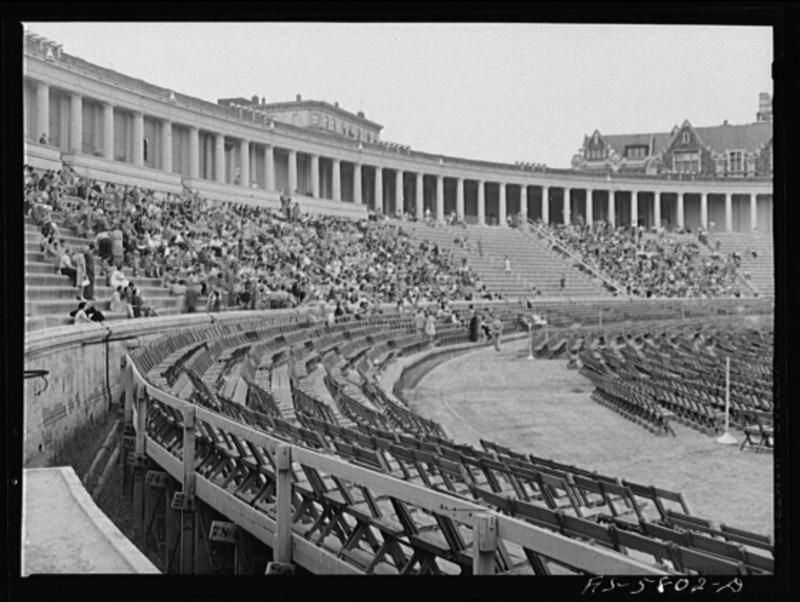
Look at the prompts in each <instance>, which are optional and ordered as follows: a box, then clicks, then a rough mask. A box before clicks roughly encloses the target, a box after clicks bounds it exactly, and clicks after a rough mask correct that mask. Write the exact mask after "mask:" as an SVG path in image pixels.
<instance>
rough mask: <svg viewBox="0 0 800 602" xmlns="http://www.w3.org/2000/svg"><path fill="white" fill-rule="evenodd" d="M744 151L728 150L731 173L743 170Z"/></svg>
mask: <svg viewBox="0 0 800 602" xmlns="http://www.w3.org/2000/svg"><path fill="white" fill-rule="evenodd" d="M742 154H743V153H742V151H740V150H735V151H728V171H729V172H730V173H741V171H742V170H743V162H742Z"/></svg>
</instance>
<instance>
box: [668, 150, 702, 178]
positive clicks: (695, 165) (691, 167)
mask: <svg viewBox="0 0 800 602" xmlns="http://www.w3.org/2000/svg"><path fill="white" fill-rule="evenodd" d="M672 165H673V167H672V170H673V171H674V172H676V173H698V172H699V171H700V153H698V152H683V153H675V154H674V155H673V157H672Z"/></svg>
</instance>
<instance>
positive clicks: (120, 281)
mask: <svg viewBox="0 0 800 602" xmlns="http://www.w3.org/2000/svg"><path fill="white" fill-rule="evenodd" d="M108 285H109V286H110V287H111V288H117V287H119V286H121V287H122V288H125V287H126V286H128V279H127V278H125V275H124V274H123V273H122V269H121V268H120V266H119V265H117V266H115V267H114V271H113V272H111V277H110V278H109V282H108Z"/></svg>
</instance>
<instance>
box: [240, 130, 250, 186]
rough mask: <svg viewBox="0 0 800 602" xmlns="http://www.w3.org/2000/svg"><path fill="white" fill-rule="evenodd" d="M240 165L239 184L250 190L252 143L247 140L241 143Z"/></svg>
mask: <svg viewBox="0 0 800 602" xmlns="http://www.w3.org/2000/svg"><path fill="white" fill-rule="evenodd" d="M239 163H240V164H241V165H240V166H239V175H240V180H239V183H240V184H241V185H242V186H244V187H245V188H250V143H249V142H248V141H247V140H242V141H241V142H239Z"/></svg>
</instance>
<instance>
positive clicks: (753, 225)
mask: <svg viewBox="0 0 800 602" xmlns="http://www.w3.org/2000/svg"><path fill="white" fill-rule="evenodd" d="M756 197H757V195H755V194H751V195H750V231H751V232H752V231H753V230H756V229H758V205H757V204H756V200H757V199H756Z"/></svg>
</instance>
